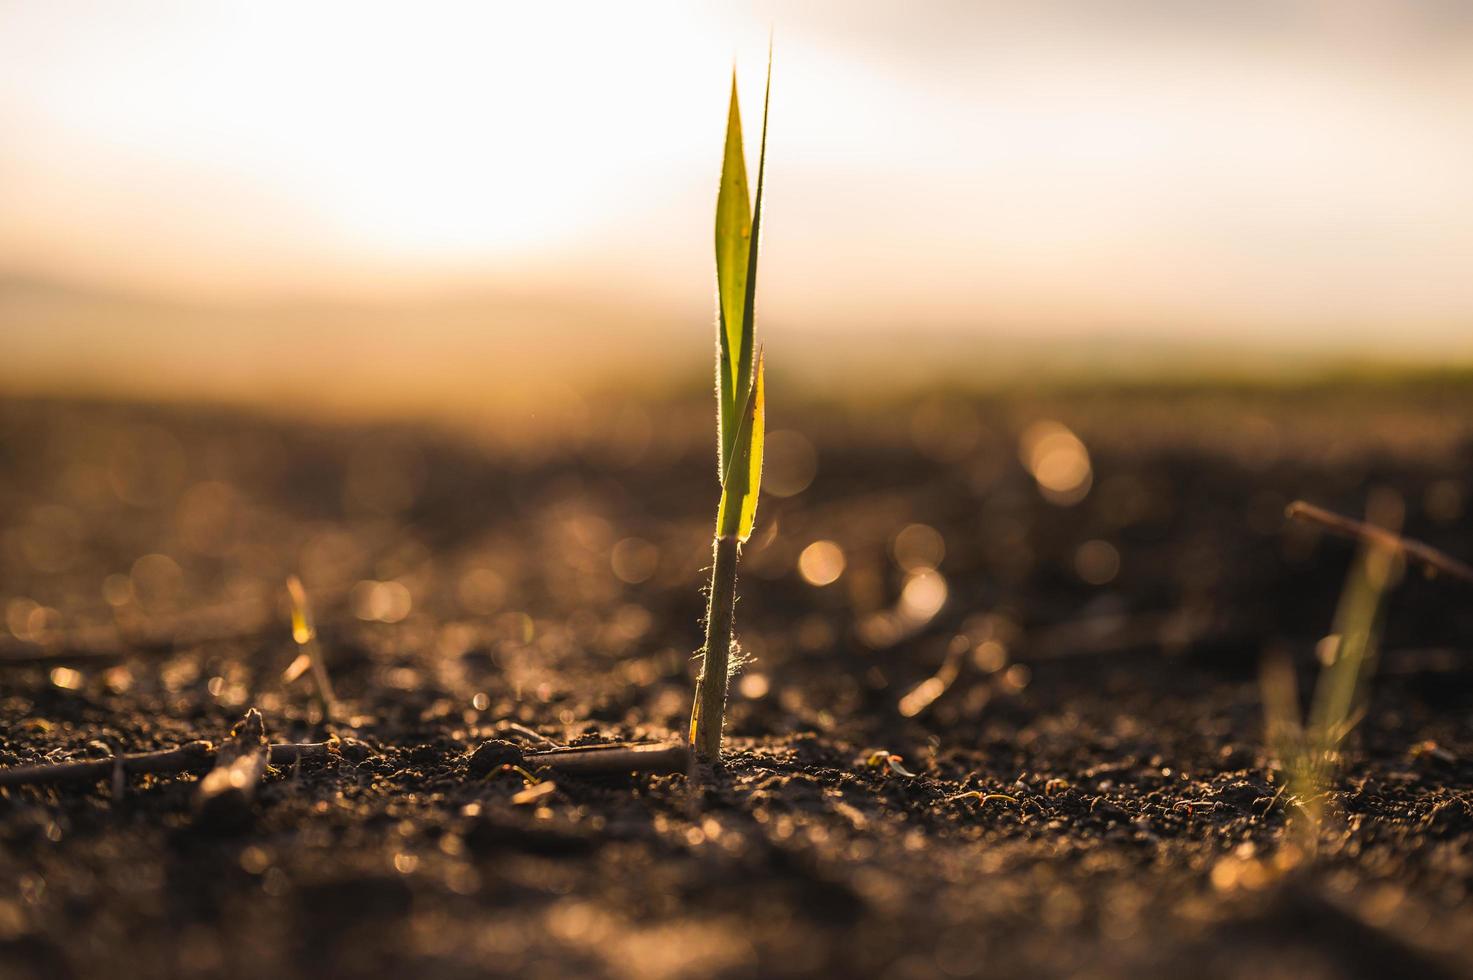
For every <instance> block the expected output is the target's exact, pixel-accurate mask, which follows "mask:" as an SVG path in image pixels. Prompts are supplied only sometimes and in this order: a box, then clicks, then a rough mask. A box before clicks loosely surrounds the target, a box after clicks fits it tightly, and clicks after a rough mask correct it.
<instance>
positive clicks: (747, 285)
mask: <svg viewBox="0 0 1473 980" xmlns="http://www.w3.org/2000/svg"><path fill="white" fill-rule="evenodd" d="M771 92H772V58H771V55H770V54H769V56H768V61H767V86H766V90H765V92H764V95H763V101H762V141H761V149H760V151H759V153H758V157H757V198H756V203H755V207H754V206H753V205H752V203H751V202H750V201H749V198H748V196H747V164H746V157H745V151H744V150H743V147H742V117H741V110H740V109H739V107H738V105H737V90H736V73H735V72H733V73H732V79H731V107H730V110H729V112H728V114H727V121H726V152H725V155H724V157H723V160H722V163H721V190H720V192H719V193H718V194H717V198H716V291H717V323H716V411H717V438H716V475H717V477H718V479H719V480H720V481H721V499H720V503H719V504H718V506H717V510H716V535H715V538H716V540H715V544H714V547H713V553H714V554H713V562H712V565H711V588H710V593H709V595H708V605H707V608H706V643H705V646H704V647H702V649H701V672H700V676H699V677H697V679H696V696H695V704H694V706H693V708H692V709H691V718H690V742H691V746H692V747H693V748H694V749H695V751H696V753H697V755H699V756H700V757H701V758H703V759H706V760H708V761H712V762H715V761H717V760H719V759H720V757H721V727H722V723H723V719H724V715H725V713H726V686H727V680H728V678H729V675H730V673H731V669H732V665H733V664H734V663H735V662H736V658H733V656H732V650H733V646H734V644H733V640H732V616H733V613H734V611H735V605H736V572H737V558H738V556H739V554H740V550H741V545H742V543H743V542H745V541H746V540H747V538H749V537H750V536H751V534H752V523H753V520H754V519H755V518H756V514H757V496H758V492H759V491H760V489H761V484H762V442H763V432H764V428H765V421H764V417H765V411H766V408H765V404H764V402H765V396H764V392H763V357H762V353H761V351H760V350H758V349H757V347H756V344H755V334H756V331H755V328H754V319H755V316H754V314H755V303H756V296H757V250H758V239H759V235H760V231H761V221H762V183H763V171H764V169H765V167H766V162H767V102H768V97H769V96H770V94H771Z"/></svg>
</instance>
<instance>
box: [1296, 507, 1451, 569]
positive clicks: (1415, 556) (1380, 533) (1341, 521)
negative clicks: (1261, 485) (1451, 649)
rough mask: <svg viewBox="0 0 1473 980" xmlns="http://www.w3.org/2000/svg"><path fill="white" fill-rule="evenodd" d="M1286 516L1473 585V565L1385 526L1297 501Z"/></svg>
mask: <svg viewBox="0 0 1473 980" xmlns="http://www.w3.org/2000/svg"><path fill="white" fill-rule="evenodd" d="M1285 514H1286V515H1287V516H1288V517H1289V518H1291V519H1293V520H1300V521H1304V522H1306V523H1309V524H1317V525H1319V526H1320V527H1323V528H1325V529H1327V530H1330V531H1333V532H1335V533H1336V534H1339V535H1343V536H1344V537H1347V538H1354V539H1355V540H1357V541H1362V542H1365V543H1366V544H1374V545H1377V546H1380V547H1383V548H1387V549H1390V550H1391V551H1393V552H1395V553H1397V554H1400V555H1402V556H1404V557H1405V558H1406V559H1407V560H1408V561H1414V562H1417V563H1419V564H1421V565H1422V567H1423V568H1425V569H1427V570H1428V571H1429V572H1431V573H1433V574H1437V573H1441V574H1443V575H1447V576H1449V577H1451V578H1456V579H1461V580H1462V581H1463V582H1465V583H1466V584H1468V585H1473V566H1469V565H1467V564H1465V563H1464V562H1461V561H1458V559H1456V558H1454V557H1452V556H1451V555H1448V554H1446V553H1444V552H1441V551H1438V550H1437V549H1436V548H1434V547H1432V546H1431V545H1429V544H1424V543H1423V542H1421V541H1418V540H1416V539H1414V538H1405V537H1402V536H1401V535H1400V534H1397V533H1396V532H1395V531H1388V530H1387V529H1386V528H1384V527H1377V526H1376V525H1374V524H1367V523H1365V522H1364V521H1357V520H1355V519H1353V518H1350V517H1342V516H1341V515H1339V514H1336V513H1334V512H1332V511H1328V510H1325V509H1324V508H1323V507H1316V506H1315V505H1314V504H1310V503H1305V502H1304V501H1302V500H1296V501H1294V502H1293V503H1292V504H1290V505H1289V506H1288V508H1287V510H1285Z"/></svg>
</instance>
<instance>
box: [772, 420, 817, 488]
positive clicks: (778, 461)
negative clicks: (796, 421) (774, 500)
mask: <svg viewBox="0 0 1473 980" xmlns="http://www.w3.org/2000/svg"><path fill="white" fill-rule="evenodd" d="M817 475H818V453H817V451H815V450H814V448H813V443H812V442H811V441H809V439H808V437H807V436H805V435H804V434H803V433H801V432H794V431H793V430H791V429H780V430H778V431H777V432H769V433H768V434H767V444H766V446H765V447H764V448H763V454H762V489H763V490H764V491H766V492H767V493H770V494H772V495H773V496H774V497H796V496H797V495H798V494H800V493H802V492H803V491H804V490H807V489H808V487H809V485H810V484H811V483H813V478H814V477H815V476H817Z"/></svg>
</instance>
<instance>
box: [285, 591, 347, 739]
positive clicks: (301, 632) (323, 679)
mask: <svg viewBox="0 0 1473 980" xmlns="http://www.w3.org/2000/svg"><path fill="white" fill-rule="evenodd" d="M286 591H287V595H288V596H289V597H290V598H291V605H292V640H293V641H295V642H296V644H297V648H298V650H299V651H300V652H299V653H298V654H297V658H296V659H295V660H294V661H292V663H291V665H290V666H288V667H287V669H286V671H285V672H284V674H283V675H282V676H283V679H284V680H285V681H286V682H287V683H288V684H290V683H292V682H293V681H295V680H296V679H297V678H298V677H300V676H302V674H303V673H305V672H306V671H307V670H308V669H310V670H311V671H312V686H313V690H314V691H315V692H316V695H317V700H318V703H319V706H320V707H321V709H322V716H323V718H325V719H328V720H331V719H332V717H333V714H334V712H335V711H336V710H337V695H336V694H334V693H333V689H332V681H331V679H329V677H328V675H327V664H326V663H324V662H323V660H322V648H321V647H320V646H319V645H318V643H317V627H316V625H315V624H314V623H313V622H312V607H311V606H310V605H308V603H307V590H306V589H305V588H304V587H303V586H302V580H301V579H299V578H297V577H296V576H295V575H289V576H287V580H286Z"/></svg>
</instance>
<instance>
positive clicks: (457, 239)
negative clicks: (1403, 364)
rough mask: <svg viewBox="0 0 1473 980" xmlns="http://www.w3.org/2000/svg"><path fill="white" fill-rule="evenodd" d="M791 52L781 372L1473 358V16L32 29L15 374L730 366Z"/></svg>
mask: <svg viewBox="0 0 1473 980" xmlns="http://www.w3.org/2000/svg"><path fill="white" fill-rule="evenodd" d="M769 34H770V35H771V36H772V38H773V44H774V68H773V101H772V108H771V123H770V135H769V161H768V162H769V173H768V179H769V183H768V209H767V211H766V213H765V215H764V230H765V235H764V240H763V246H764V255H763V264H762V273H761V286H760V297H759V309H760V310H761V313H760V315H761V316H762V318H763V320H762V323H763V325H765V326H766V327H768V328H769V329H771V330H772V331H776V332H777V333H778V335H779V336H780V335H781V334H782V333H784V332H786V333H787V334H788V335H791V336H793V337H795V338H798V339H799V340H805V339H806V342H808V343H810V344H815V343H818V341H817V340H816V338H825V337H844V338H846V342H847V338H850V337H853V336H855V335H856V334H857V335H858V336H860V337H862V338H876V342H877V343H880V342H881V341H882V340H883V339H884V338H886V337H893V336H894V335H895V334H896V333H897V332H904V331H920V332H922V333H923V334H925V335H926V336H930V335H933V334H935V335H941V336H952V337H962V338H974V339H977V340H978V341H979V342H985V341H987V340H989V339H993V340H996V342H997V343H999V344H1001V343H1004V342H1006V341H1008V340H1010V339H1011V340H1015V341H1016V340H1018V339H1020V338H1021V339H1024V340H1027V341H1028V342H1031V343H1041V344H1043V345H1045V346H1046V345H1047V343H1048V342H1049V340H1050V338H1057V339H1058V341H1059V342H1060V343H1063V342H1065V341H1069V340H1074V339H1079V338H1084V339H1087V340H1092V341H1095V342H1102V341H1106V340H1108V339H1110V338H1120V339H1121V340H1122V342H1132V343H1133V342H1149V341H1161V342H1165V343H1199V342H1200V343H1203V344H1218V345H1227V346H1249V347H1251V346H1259V347H1263V348H1267V349H1274V348H1276V347H1284V348H1287V347H1292V348H1294V349H1295V350H1312V351H1323V352H1327V353H1335V352H1344V351H1352V352H1377V351H1386V352H1394V353H1398V354H1401V355H1405V354H1407V353H1408V352H1411V353H1414V354H1417V355H1418V356H1425V357H1427V358H1429V359H1436V358H1441V357H1463V358H1468V357H1473V330H1470V324H1473V274H1470V268H1473V180H1470V179H1469V175H1470V174H1473V6H1470V5H1468V4H1466V3H1461V2H1458V0H1316V2H1307V0H1305V2H1300V0H1220V2H1209V0H1035V2H1029V3H1022V4H1020V3H1016V2H988V0H975V2H950V0H943V2H932V3H919V2H918V3H907V4H895V3H881V2H875V0H832V2H813V3H783V4H758V3H722V4H717V3H706V2H672V3H628V4H609V3H587V4H584V3H563V4H555V5H554V4H527V3H516V4H512V3H496V2H480V3H464V4H452V3H415V4H409V3H404V4H392V5H391V4H374V3H361V2H359V3H332V2H315V3H289V2H274V0H253V2H239V3H224V2H222V3H197V2H185V0H179V2H150V0H141V2H135V3H128V4H117V3H108V2H101V0H98V2H86V0H47V2H44V3H42V2H18V0H0V134H3V135H0V327H5V326H6V325H7V323H8V329H5V330H4V332H5V333H8V334H9V335H10V337H11V342H12V343H13V344H14V347H13V349H12V351H11V353H12V355H13V356H12V358H11V359H10V360H11V362H12V365H14V364H16V363H22V364H27V363H29V364H33V365H43V366H47V367H48V370H53V371H58V370H61V369H62V368H63V367H64V366H65V365H66V364H67V363H68V362H69V361H79V360H85V356H84V354H85V348H86V347H87V346H88V345H89V344H92V343H94V342H102V343H103V344H104V345H105V346H106V345H111V346H112V347H113V348H116V350H117V351H118V352H120V354H119V356H122V355H123V354H125V353H126V352H128V351H134V352H135V353H136V355H137V356H138V357H140V358H146V357H148V356H150V355H151V354H152V353H158V354H159V355H160V356H163V355H164V354H166V353H168V351H171V350H173V351H177V349H179V348H180V347H181V346H183V347H185V348H190V347H191V345H194V347H195V348H197V349H193V350H192V351H191V353H190V354H189V357H190V364H191V365H192V366H191V368H190V370H200V369H202V368H204V367H208V364H209V351H210V349H211V345H212V344H213V343H214V342H216V341H218V340H220V339H221V336H222V334H223V333H224V332H226V331H233V332H234V333H235V334H236V336H234V337H232V338H231V339H230V344H231V345H233V347H234V348H236V349H239V350H240V351H243V352H245V353H246V354H249V353H250V352H251V351H252V350H255V351H256V356H259V357H265V356H267V353H268V352H267V350H266V347H265V346H264V345H268V344H270V343H274V342H275V341H276V340H277V339H279V338H278V337H277V336H276V335H275V334H273V328H272V325H271V312H270V311H281V310H284V309H287V308H288V307H290V308H291V309H292V310H293V311H295V313H297V314H301V313H302V311H303V310H306V309H311V310H315V311H317V315H315V317H310V318H305V315H302V316H298V317H297V318H296V319H294V320H292V321H291V322H292V323H293V324H294V326H292V327H291V328H290V331H291V333H292V335H293V336H294V337H295V339H296V342H297V343H298V344H299V345H300V347H301V350H302V351H303V352H304V355H305V354H306V353H309V352H312V351H319V352H324V351H327V350H330V349H336V348H338V347H341V345H342V343H343V342H344V339H345V338H350V337H351V336H352V329H351V327H350V325H349V321H350V320H351V319H352V318H353V315H356V314H358V313H362V312H363V311H364V310H370V311H372V312H373V313H374V314H375V315H376V316H378V317H379V318H380V320H382V321H383V322H384V323H394V324H400V323H403V322H404V321H405V320H406V318H407V319H411V320H412V321H413V322H414V324H415V327H414V338H413V341H414V343H415V344H418V345H419V347H418V349H419V350H420V351H421V352H422V353H424V357H425V365H426V370H429V369H430V368H432V367H433V365H434V363H435V362H436V359H437V358H440V359H444V360H446V361H453V360H454V359H455V358H457V357H459V356H464V355H468V354H471V355H474V354H479V353H482V352H483V351H485V350H494V349H496V344H497V343H504V342H506V340H507V338H509V337H516V336H522V337H524V338H525V336H526V335H527V334H528V333H529V332H530V333H537V332H542V331H547V332H556V333H558V334H559V336H563V337H564V338H565V339H568V338H572V339H571V340H569V342H570V343H575V342H576V338H577V337H578V336H579V335H580V334H581V335H586V336H589V337H595V338H598V337H603V338H605V339H604V340H601V341H598V342H601V343H606V342H607V340H606V338H607V335H608V334H610V333H617V332H620V331H624V330H626V329H627V330H631V331H635V332H636V333H638V331H641V330H644V331H653V332H654V334H655V335H656V336H657V337H664V338H675V337H679V336H683V332H684V331H687V330H688V331H690V332H691V334H692V336H695V335H697V334H700V336H702V338H703V339H709V338H705V337H704V333H702V332H703V331H706V330H708V329H709V327H710V322H709V318H710V313H711V309H712V300H711V290H712V282H713V273H712V258H711V221H712V212H713V209H714V199H715V190H716V184H717V178H718V175H719V165H720V151H721V139H722V127H723V126H724V123H725V105H726V98H727V93H728V87H729V85H730V83H731V77H732V76H731V73H732V70H733V67H735V69H736V73H737V78H738V81H739V85H740V91H741V96H742V100H743V106H744V109H745V114H746V120H747V129H748V133H749V135H751V134H755V133H756V131H757V119H758V118H759V117H758V112H759V110H760V99H761V91H762V81H763V70H764V67H765V60H766V48H767V42H768V38H769ZM749 149H750V146H749ZM754 164H755V161H754ZM38 295H39V296H42V297H43V300H38V299H37V297H38ZM78 296H80V297H83V300H81V301H78V300H77V299H76V297H78ZM109 296H117V297H124V298H126V303H125V304H124V305H126V304H132V305H131V306H128V307H127V308H128V310H129V313H128V315H123V314H121V313H119V314H117V315H115V316H112V318H111V320H110V319H109V316H110V315H109V313H108V312H107V311H108V309H110V308H111V307H110V306H109V303H108V302H106V301H104V300H103V299H101V298H100V297H109ZM119 302H120V303H122V302H123V300H119ZM139 304H143V305H139ZM147 304H160V309H167V310H168V311H169V312H168V313H167V315H165V314H158V315H157V316H155V315H154V314H152V313H149V312H147V311H148V309H149V307H148V306H147ZM447 305H448V306H453V307H454V308H455V310H456V313H455V315H453V316H447V315H444V310H445V309H446V308H447ZM243 309H244V310H248V311H254V312H252V313H250V314H249V315H247V314H243V313H241V310H243ZM38 310H39V311H41V312H39V313H38ZM222 311H224V312H222ZM324 311H332V312H331V313H328V312H324ZM385 311H389V312H388V313H386V312H385ZM478 311H479V313H478ZM287 319H291V318H287ZM309 320H311V321H313V322H315V323H317V324H319V325H318V326H302V324H304V323H307V322H308V321H309ZM153 322H157V323H160V324H164V325H163V326H151V325H150V324H151V323H153ZM283 322H284V321H283ZM375 322H378V321H375ZM275 329H276V331H278V332H279V331H280V330H282V329H285V328H283V327H281V326H280V324H279V323H278V324H277V326H276V327H275ZM383 329H385V330H390V329H395V328H391V327H387V326H386V327H384V328H383ZM482 334H484V336H482ZM257 335H259V337H260V338H261V340H260V343H259V344H256V345H255V346H254V347H253V341H252V338H253V337H255V336H257ZM403 343H405V344H407V343H409V341H407V340H406V341H404V342H403ZM486 345H490V346H489V347H487V346H486ZM369 346H373V345H369ZM257 348H259V349H257ZM394 350H395V347H394V345H393V344H389V345H388V347H387V353H385V355H384V356H386V357H392V356H393V352H394ZM693 350H694V351H695V352H696V353H699V354H702V355H703V354H704V353H705V351H706V348H705V346H704V345H703V344H702V345H697V346H694V347H693ZM17 354H23V355H24V356H14V355H17ZM322 356H326V354H325V353H323V354H322ZM4 370H6V369H4V368H0V372H3V371H4ZM11 370H19V368H14V367H12V369H11Z"/></svg>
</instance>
